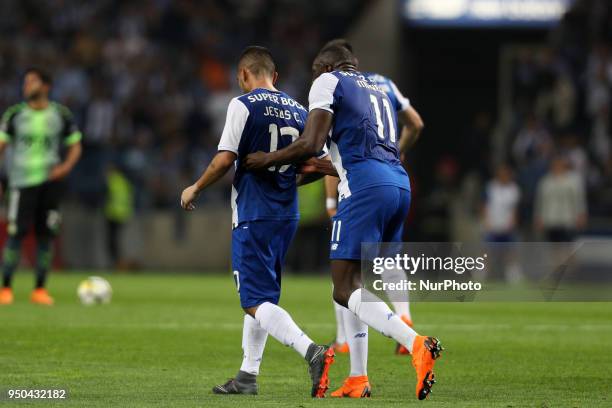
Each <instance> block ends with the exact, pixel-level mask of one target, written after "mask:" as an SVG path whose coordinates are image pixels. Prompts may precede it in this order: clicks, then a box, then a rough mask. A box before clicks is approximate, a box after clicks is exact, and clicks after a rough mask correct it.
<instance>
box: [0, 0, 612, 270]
mask: <svg viewBox="0 0 612 408" xmlns="http://www.w3.org/2000/svg"><path fill="white" fill-rule="evenodd" d="M410 3H411V2H410V1H408V2H395V1H352V2H346V1H339V0H329V1H248V2H242V1H225V2H222V1H188V0H177V1H161V0H160V1H131V2H120V1H113V0H99V1H95V2H79V1H71V0H62V1H60V0H57V1H17V0H15V1H12V0H7V1H3V2H2V4H1V5H0V8H2V10H1V12H0V29H1V30H2V33H3V35H2V39H0V72H1V76H0V106H2V107H8V106H10V105H11V104H13V103H15V102H17V101H19V100H20V73H21V72H23V70H24V69H25V68H26V67H28V66H32V65H35V66H41V67H44V68H46V69H47V70H49V71H50V72H51V73H52V75H53V78H54V86H53V94H52V96H53V97H54V98H55V99H56V100H58V101H60V102H62V103H65V104H66V105H68V106H69V107H70V108H71V109H72V110H73V112H74V113H75V115H76V118H77V121H78V123H79V124H80V126H81V128H82V130H83V132H84V135H85V138H84V147H85V150H84V155H83V158H82V160H81V161H80V162H79V164H78V166H77V168H76V169H75V171H74V172H73V173H72V174H71V176H70V179H69V180H68V185H69V193H68V196H67V200H66V203H65V211H64V228H63V233H62V236H61V238H60V241H59V243H58V246H59V248H60V251H59V256H58V259H57V261H56V265H58V266H60V267H62V268H68V269H69V268H94V269H100V268H111V267H114V266H117V267H119V268H120V269H138V268H146V269H152V268H153V269H165V270H169V271H176V270H187V269H188V270H219V269H221V268H223V269H225V268H227V267H228V257H227V254H228V248H229V239H230V228H229V223H230V220H229V219H230V215H229V191H230V187H229V186H230V183H231V175H228V177H226V178H225V179H224V180H223V182H222V183H219V184H218V185H217V186H215V187H214V188H212V189H211V190H210V191H207V192H206V193H205V194H203V195H202V197H201V199H200V202H199V211H197V212H196V213H195V214H190V215H189V216H187V215H185V214H184V213H182V212H181V211H180V208H179V206H178V197H179V193H180V191H181V189H182V188H183V187H184V186H186V185H187V184H188V183H190V182H191V181H192V180H194V179H195V178H196V177H197V175H198V174H199V173H200V172H201V170H202V169H203V168H204V166H205V165H206V163H207V161H208V160H209V159H210V158H211V157H212V155H213V154H214V153H215V151H216V144H217V141H218V138H219V135H220V132H221V129H222V126H223V123H224V119H225V109H226V106H227V102H228V101H229V99H230V98H231V97H233V96H235V95H236V94H238V93H239V90H238V89H237V85H236V83H235V82H236V81H235V71H234V66H235V60H236V57H237V55H238V54H239V52H240V50H241V49H242V48H243V47H244V46H246V45H248V44H253V43H257V44H263V45H266V46H268V47H270V48H271V50H272V51H273V53H274V55H275V57H276V59H277V62H278V69H279V72H280V82H279V87H280V88H281V89H283V90H285V91H286V92H288V93H289V94H292V95H295V96H296V97H297V98H298V99H300V100H301V101H302V102H305V101H306V98H307V90H308V87H309V84H310V71H309V68H310V63H311V61H312V58H313V56H314V55H315V53H316V51H317V49H318V48H319V47H320V45H321V44H322V43H323V42H324V41H327V40H329V39H331V38H333V37H337V36H344V37H347V38H348V39H349V40H351V41H352V42H353V43H354V46H355V49H356V52H357V53H358V55H359V57H360V60H361V65H362V69H363V70H369V71H376V72H380V73H382V74H386V75H388V76H390V77H392V78H393V79H394V80H395V81H396V82H397V83H398V85H399V87H400V89H401V90H402V91H403V92H404V93H405V94H406V95H407V96H408V97H409V98H410V99H411V101H412V103H413V106H414V107H415V108H416V109H417V110H418V111H419V112H420V113H421V114H422V116H423V119H424V121H425V124H426V128H425V131H424V133H423V135H422V138H421V140H420V141H419V142H418V144H417V145H416V147H415V148H414V150H413V151H412V152H411V154H410V155H409V160H408V167H409V171H410V175H411V181H412V187H413V196H414V200H413V203H414V204H413V207H412V212H411V216H410V219H409V221H408V228H407V234H406V239H407V240H411V241H454V240H457V241H461V240H480V239H482V237H483V236H484V232H483V230H482V222H481V219H480V215H479V214H480V206H481V204H482V197H483V192H484V190H485V186H486V183H487V182H488V180H490V178H491V177H492V175H493V172H494V170H495V168H496V166H498V165H499V164H501V163H503V162H508V163H510V164H511V165H512V166H513V168H514V169H515V176H516V179H517V182H518V184H519V186H520V187H521V190H522V201H521V205H520V228H519V229H518V230H517V236H518V237H519V239H520V240H524V241H530V240H538V239H541V238H542V237H541V236H540V235H538V234H537V233H535V232H534V229H533V217H532V212H533V205H534V195H535V190H536V188H537V184H538V182H539V180H540V179H541V178H542V177H543V175H544V174H546V172H547V171H548V170H547V168H548V163H549V161H550V160H551V158H552V156H553V154H554V153H553V152H555V151H557V152H560V153H562V154H563V155H565V156H566V157H568V158H569V160H570V162H571V164H572V166H573V168H574V170H575V171H576V172H578V173H579V175H580V177H581V178H582V179H583V180H584V183H585V185H586V186H587V190H586V191H587V197H588V207H589V215H590V216H589V222H588V224H587V226H586V227H585V229H584V230H583V231H581V233H582V234H596V235H609V234H610V232H611V231H612V221H611V219H610V214H611V213H610V208H612V160H611V156H610V137H611V136H610V115H609V106H610V92H611V84H612V57H611V56H610V52H609V44H610V39H611V36H612V29H611V25H612V24H611V7H610V5H609V3H608V2H606V1H603V0H602V1H597V0H580V1H575V2H568V1H564V0H560V1H556V3H561V4H565V5H567V7H568V9H567V11H566V12H565V13H563V15H561V16H558V18H559V20H558V21H555V18H554V17H553V18H551V19H550V21H544V22H540V23H537V22H536V23H533V22H531V24H521V22H520V21H519V22H517V21H514V22H512V21H510V22H508V21H506V22H505V23H504V24H500V23H496V22H494V21H491V22H489V23H487V22H486V21H484V23H483V22H482V21H481V22H480V23H479V24H472V26H470V23H469V22H467V23H466V22H464V21H462V20H460V19H457V20H456V21H450V22H447V23H446V24H440V23H439V22H438V23H437V24H431V21H429V23H430V24H428V22H427V20H426V19H423V20H421V21H419V20H418V18H416V17H415V16H414V15H411V14H410V13H411V9H410ZM412 3H424V2H422V1H421V2H419V1H413V2H412ZM447 3H448V5H447V6H445V5H444V4H447ZM447 3H440V4H442V5H441V6H440V7H442V9H444V7H450V6H449V5H451V4H453V2H447ZM455 3H461V4H469V2H465V1H461V2H455ZM492 3H495V1H493V2H492ZM536 3H537V2H536ZM543 3H546V1H544V2H543ZM552 3H555V1H551V2H549V3H547V4H552ZM572 3H573V4H572ZM519 139H520V140H522V141H523V142H524V141H527V142H525V143H519V142H517V140H519ZM126 182H127V183H126ZM126 197H127V199H126ZM322 197H323V192H322V188H321V187H320V185H319V186H318V187H317V186H314V187H310V188H307V189H304V190H303V191H301V193H300V198H301V201H302V206H301V207H302V209H303V210H304V211H303V221H302V229H301V232H300V234H299V236H298V241H297V242H296V247H298V248H299V249H300V251H299V254H298V253H293V254H292V255H291V256H290V268H289V269H293V270H297V271H307V272H312V271H316V270H325V267H326V259H325V255H326V248H325V247H326V244H325V242H326V240H327V238H326V236H327V234H328V232H327V220H326V216H325V210H324V203H323V198H322ZM319 198H320V199H319ZM112 200H119V202H120V203H122V204H120V205H119V209H118V210H117V209H116V208H115V211H114V212H113V211H112V210H109V207H108V205H109V202H110V201H112ZM122 200H123V201H122ZM116 202H117V201H115V203H116ZM109 219H111V220H113V221H115V222H114V223H115V224H116V225H117V224H118V225H120V226H122V228H120V233H119V234H117V235H113V237H112V240H113V241H115V242H116V243H117V245H118V247H119V252H120V255H119V259H116V260H113V259H112V257H111V256H109V251H108V246H109V245H108V238H107V235H108V230H109V228H108V224H109ZM83 237H86V239H83ZM312 237H318V238H316V239H311V238H312ZM313 241H314V243H313ZM319 241H320V243H319ZM75 246H78V247H79V251H74V250H73V249H72V248H74V247H75ZM310 255H312V256H310ZM303 259H306V260H314V262H306V263H304V261H303ZM26 262H27V258H26ZM115 264H116V265H115Z"/></svg>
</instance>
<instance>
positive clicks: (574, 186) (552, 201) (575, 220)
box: [535, 156, 587, 242]
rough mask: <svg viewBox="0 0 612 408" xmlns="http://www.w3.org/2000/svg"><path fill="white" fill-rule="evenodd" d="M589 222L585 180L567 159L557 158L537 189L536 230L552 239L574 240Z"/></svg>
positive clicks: (561, 240) (552, 240) (556, 240)
mask: <svg viewBox="0 0 612 408" xmlns="http://www.w3.org/2000/svg"><path fill="white" fill-rule="evenodd" d="M586 222H587V205H586V193H585V189H584V182H583V180H582V179H581V177H580V176H579V175H578V174H577V173H576V172H575V171H572V170H571V169H570V167H569V163H568V161H567V159H566V158H564V157H562V156H557V157H555V158H554V159H553V161H552V163H551V165H550V170H549V172H548V174H547V175H546V176H545V177H544V178H543V179H542V181H541V182H540V184H539V185H538V189H537V196H536V203H535V225H536V229H537V230H539V231H543V232H544V234H545V236H546V239H547V240H548V241H550V242H566V241H573V240H574V238H575V236H576V233H577V231H579V230H581V229H583V228H584V227H585V226H586Z"/></svg>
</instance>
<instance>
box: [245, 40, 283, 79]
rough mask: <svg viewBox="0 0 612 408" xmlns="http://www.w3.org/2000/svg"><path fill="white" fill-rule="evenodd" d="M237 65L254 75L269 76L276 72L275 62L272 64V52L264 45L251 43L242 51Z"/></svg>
mask: <svg viewBox="0 0 612 408" xmlns="http://www.w3.org/2000/svg"><path fill="white" fill-rule="evenodd" d="M238 66H239V67H240V66H244V67H245V68H247V69H248V70H249V71H251V72H252V73H253V75H255V76H260V75H267V76H270V77H271V76H273V75H274V73H275V72H276V64H274V58H273V57H272V53H271V52H270V50H268V49H267V48H266V47H260V46H258V45H251V46H249V47H246V48H245V49H244V51H242V54H240V59H239V60H238Z"/></svg>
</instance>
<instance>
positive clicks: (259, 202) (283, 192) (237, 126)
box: [218, 88, 308, 228]
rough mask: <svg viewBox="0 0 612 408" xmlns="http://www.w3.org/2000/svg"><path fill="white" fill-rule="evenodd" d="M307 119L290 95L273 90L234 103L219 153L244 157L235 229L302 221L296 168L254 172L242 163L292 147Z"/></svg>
mask: <svg viewBox="0 0 612 408" xmlns="http://www.w3.org/2000/svg"><path fill="white" fill-rule="evenodd" d="M307 114H308V112H307V111H306V109H305V108H304V107H303V106H302V105H300V104H299V103H298V102H297V101H295V100H294V99H293V98H291V97H290V96H289V95H287V94H285V93H284V92H279V91H271V90H268V89H261V88H258V89H255V90H253V91H251V92H249V93H247V94H245V95H241V96H239V97H236V98H234V99H232V101H231V102H230V104H229V107H228V110H227V117H226V122H225V127H224V129H223V134H222V136H221V140H220V142H219V146H218V150H219V151H222V150H226V151H231V152H234V153H236V155H237V156H238V158H237V160H236V174H235V176H234V181H233V183H232V213H233V216H232V225H233V227H234V228H235V227H236V226H237V225H239V224H240V223H242V222H245V221H256V220H277V221H281V220H297V219H298V218H299V213H298V207H297V186H296V168H295V166H293V165H284V166H272V167H270V168H268V169H267V171H248V170H246V169H245V168H244V167H243V166H241V160H242V159H243V158H245V157H246V156H247V155H248V154H249V153H253V152H257V151H264V152H271V151H275V150H278V149H282V148H284V147H286V146H288V145H289V144H290V143H292V142H293V141H294V140H295V139H297V138H298V137H299V135H300V134H301V133H302V131H303V130H304V125H305V124H306V116H307Z"/></svg>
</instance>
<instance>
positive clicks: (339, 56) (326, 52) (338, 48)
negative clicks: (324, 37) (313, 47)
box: [315, 44, 357, 68]
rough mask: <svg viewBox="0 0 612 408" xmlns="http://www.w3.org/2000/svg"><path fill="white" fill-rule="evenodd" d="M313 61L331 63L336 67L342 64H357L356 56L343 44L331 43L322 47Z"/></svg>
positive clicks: (324, 63)
mask: <svg viewBox="0 0 612 408" xmlns="http://www.w3.org/2000/svg"><path fill="white" fill-rule="evenodd" d="M315 61H317V62H319V63H320V64H323V65H331V66H332V67H334V68H336V67H338V66H340V65H343V64H349V65H354V66H355V67H356V66H357V58H355V56H354V55H353V53H352V52H351V50H349V49H348V48H347V47H345V46H344V45H338V44H332V45H328V46H326V47H323V49H321V51H319V54H318V55H317V57H316V58H315Z"/></svg>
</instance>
